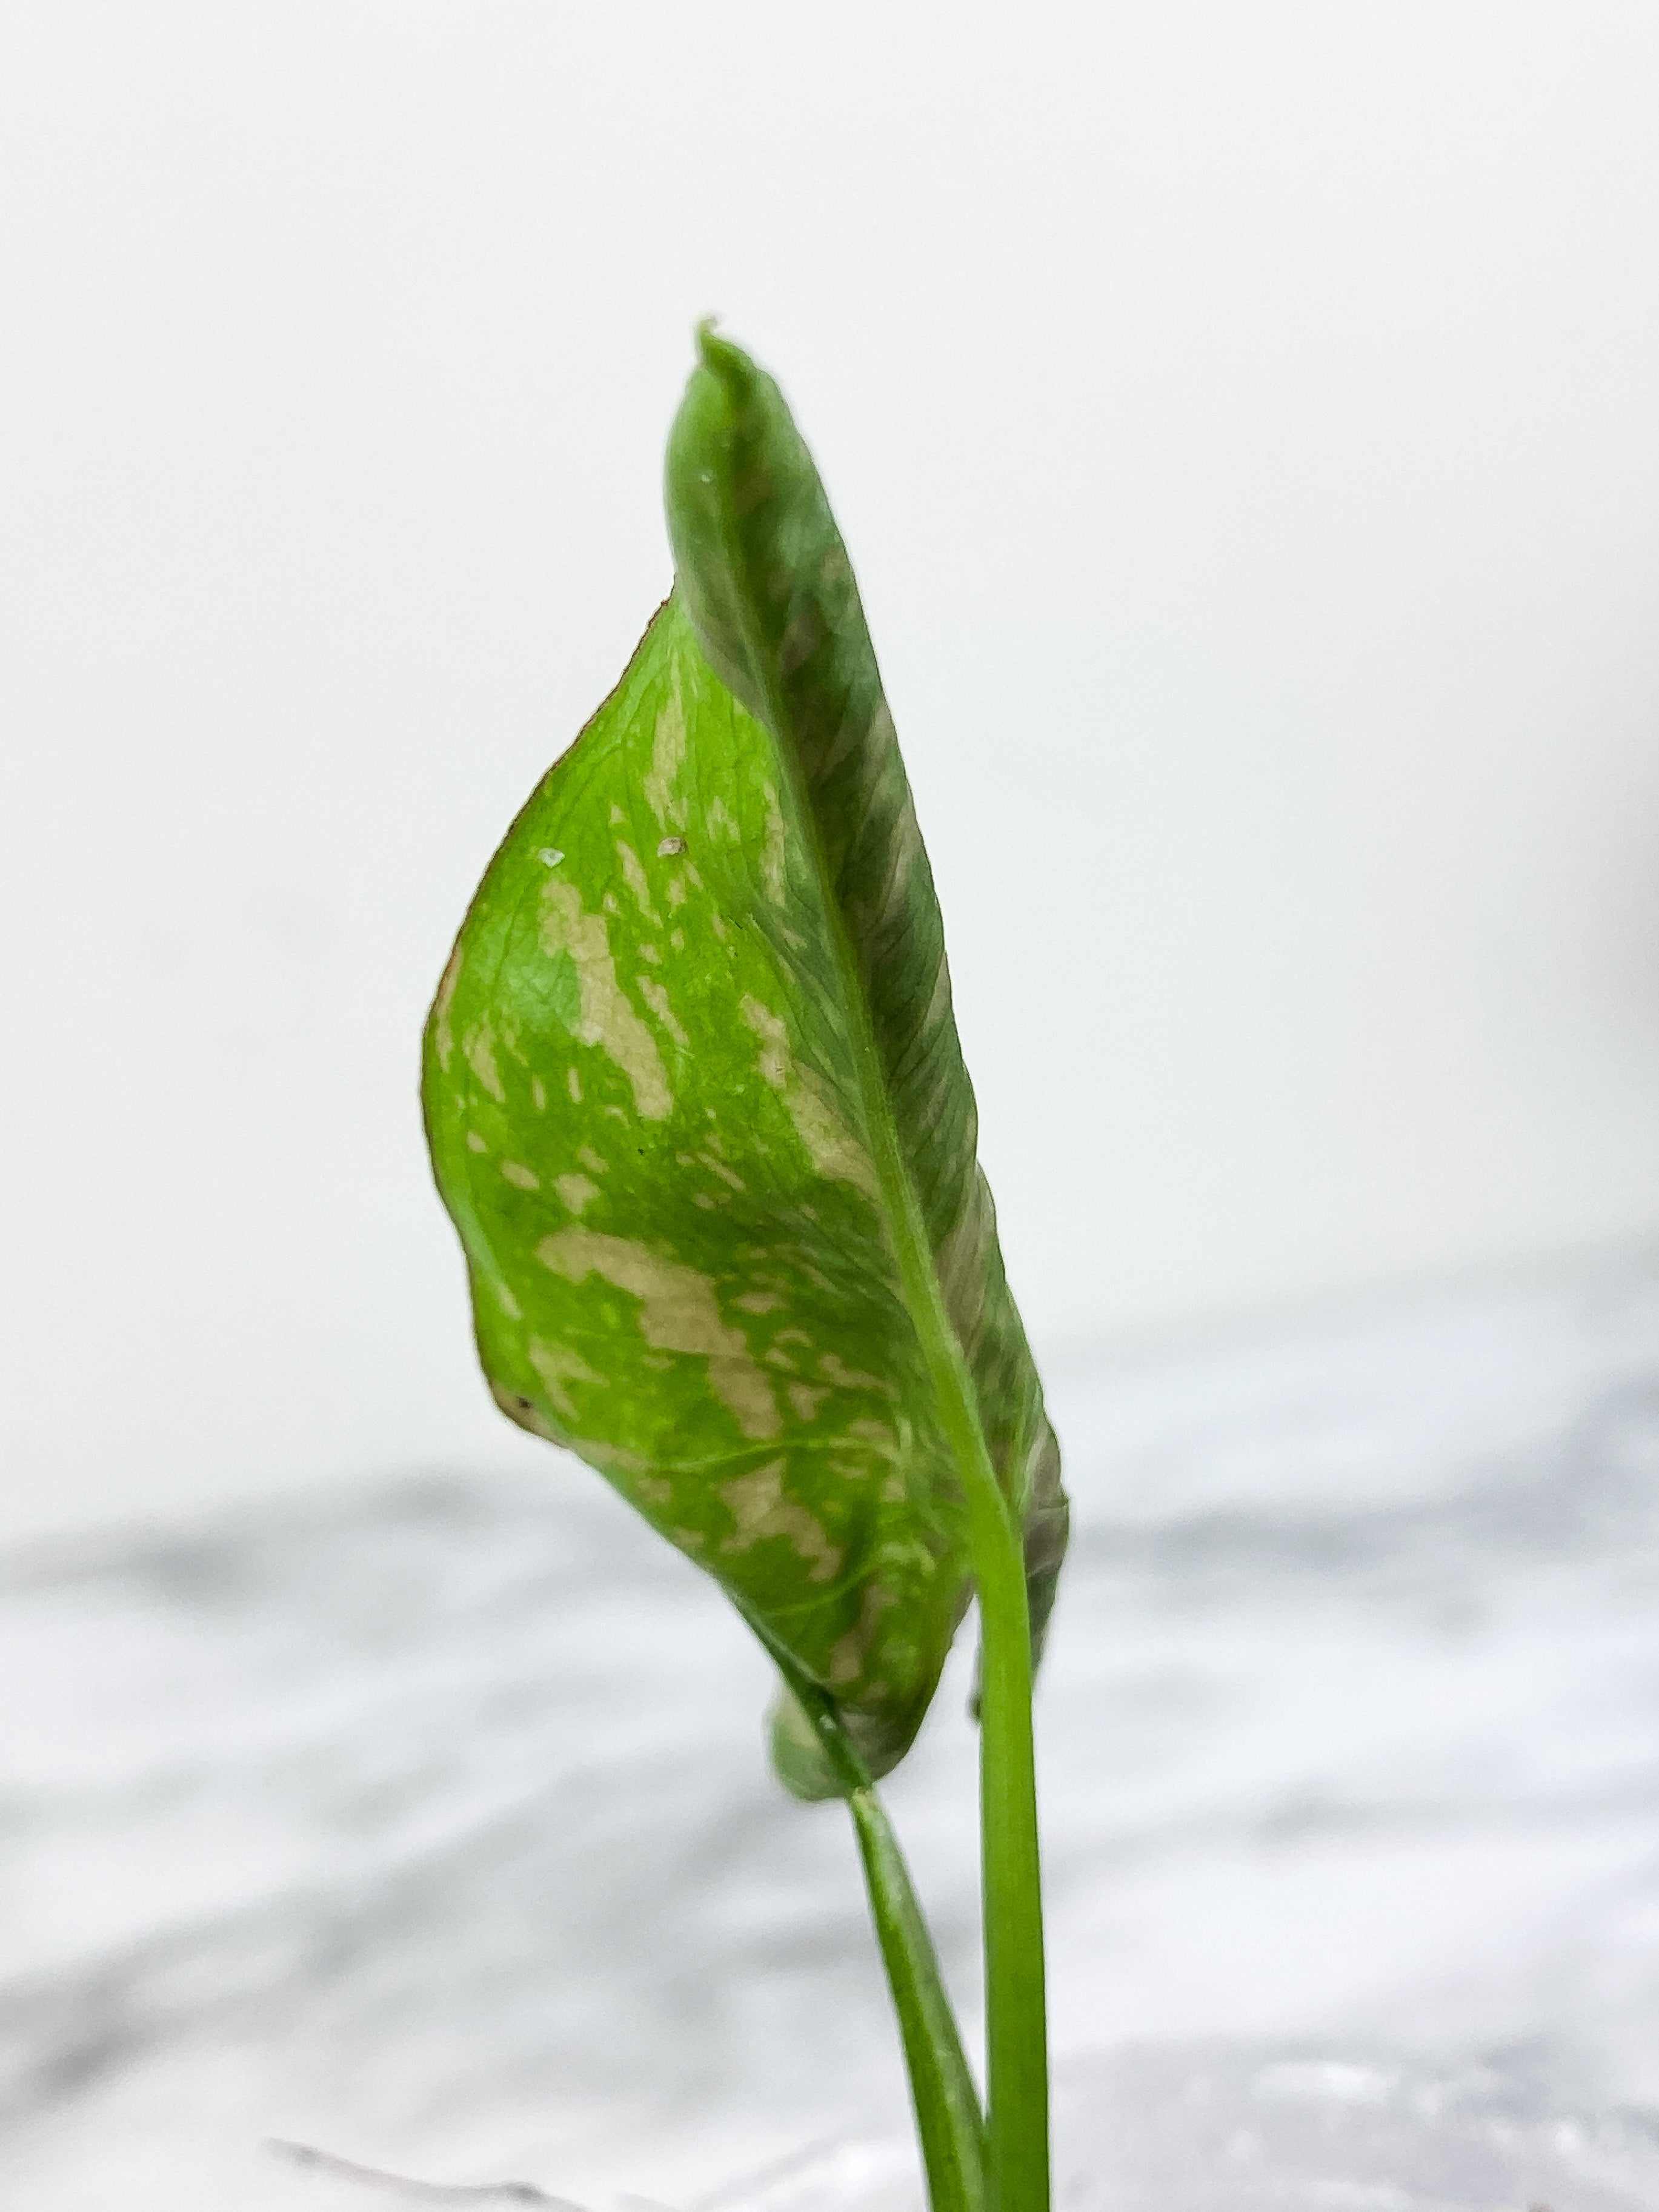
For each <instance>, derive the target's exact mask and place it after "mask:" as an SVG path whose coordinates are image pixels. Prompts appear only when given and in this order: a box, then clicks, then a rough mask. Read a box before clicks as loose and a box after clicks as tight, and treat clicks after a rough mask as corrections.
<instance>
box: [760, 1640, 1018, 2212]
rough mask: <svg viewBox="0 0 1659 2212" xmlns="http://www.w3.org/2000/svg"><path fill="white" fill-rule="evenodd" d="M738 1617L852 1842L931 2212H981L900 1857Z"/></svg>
mask: <svg viewBox="0 0 1659 2212" xmlns="http://www.w3.org/2000/svg"><path fill="white" fill-rule="evenodd" d="M744 1610H745V1618H747V1619H748V1620H749V1623H750V1626H751V1627H752V1628H753V1629H754V1631H755V1632H756V1634H757V1636H758V1637H759V1638H760V1639H761V1641H762V1642H763V1644H765V1646H766V1648H767V1650H769V1652H770V1653H771V1655H772V1656H773V1658H774V1659H775V1661H776V1662H777V1665H778V1668H779V1670H780V1672H781V1674H782V1675H783V1677H784V1679H785V1680H786V1681H787V1683H788V1685H789V1687H790V1690H791V1691H792V1692H793V1695H794V1697H795V1699H796V1702H797V1703H798V1704H799V1706H800V1708H801V1710H802V1711H803V1712H804V1713H805V1716H806V1717H807V1719H808V1721H809V1722H810V1723H811V1727H812V1730H813V1733H814V1734H815V1735H817V1739H818V1741H819V1742H820V1743H821V1744H822V1745H823V1750H824V1753H825V1756H826V1757H827V1758H828V1759H829V1765H830V1767H831V1769H832V1770H833V1771H834V1773H835V1775H836V1779H837V1780H838V1781H839V1782H840V1783H841V1784H842V1791H843V1794H844V1796H845V1797H846V1800H847V1808H848V1812H849V1813H850V1814H852V1817H853V1826H854V1831H855V1832H856V1833H857V1836H858V1842H859V1856H860V1859H861V1860H862V1861H863V1864H864V1880H865V1886H866V1889H867V1890H868V1892H869V1896H870V1912H871V1917H872V1919H873V1921H874V1923H875V1927H876V1937H877V1941H878V1942H879V1944H880V1946H881V1957H882V1964H883V1966H884V1967H885V1968H886V1970H887V1985H888V1987H889V1989H890V1990H891V1991H892V1996H893V2009H894V2011H895V2012H896V2014H897V2015H898V2024H899V2034H900V2036H901V2038H902V2041H903V2045H904V2062H905V2065H906V2068H907V2069H908V2073H909V2076H910V2098H911V2102H912V2104H913V2105H914V2106H915V2115H916V2133H917V2135H918V2136H919V2137H920V2139H921V2155H922V2163H923V2165H924V2166H926V2168H927V2198H928V2203H929V2205H930V2206H931V2208H932V2212H986V2194H985V2122H984V2118H983V2116H982V2115H981V2112H980V2106H979V2095H978V2092H977V2091H976V2090H975V2087H974V2081H973V2076H972V2075H971V2074H969V2070H968V2062H967V2060H966V2058H965V2057H963V2051H962V2039H961V2037H960V2036H959V2035H958V2034H957V2023H956V2017H955V2015H954V2014H953V2013H952V2012H951V2000H950V1998H949V1997H948V1996H946V1994H945V1983H944V1980H943V1978H942V1977H941V1975H940V1973H939V1958H938V1955H937V1954H936V1953H935V1951H934V1949H933V1938H932V1936H930V1935H929V1934H928V1932H927V1922H926V1921H925V1920H924V1919H923V1917H922V1914H921V1905H920V1904H919V1903H918V1902H917V1899H916V1893H915V1887H914V1886H913V1884H912V1882H911V1880H910V1873H909V1869H908V1867H907V1866H906V1865H905V1863H904V1855H903V1853H902V1851H901V1850H900V1849H899V1844H898V1838H897V1837H896V1835H895V1834H894V1833H893V1830H892V1826H891V1825H890V1822H889V1820H888V1818H887V1814H886V1812H885V1810H884V1808H883V1805H882V1802H881V1800H880V1798H879V1797H878V1796H877V1795H876V1792H875V1787H874V1785H873V1784H872V1782H871V1779H870V1776H869V1772H868V1771H867V1770H866V1766H865V1764H864V1761H863V1760H862V1759H860V1756H859V1753H858V1750H857V1747H855V1745H854V1743H853V1741H852V1739H851V1738H850V1737H849V1736H848V1733H847V1731H846V1729H845V1728H844V1727H843V1726H842V1720H841V1717H840V1715H839V1713H838V1712H837V1711H836V1705H835V1701H834V1699H832V1698H830V1697H829V1694H828V1692H825V1691H824V1690H823V1689H822V1688H820V1686H818V1684H817V1683H816V1682H815V1681H814V1680H812V1678H811V1675H810V1674H806V1673H805V1671H804V1670H803V1669H802V1668H800V1667H799V1665H798V1664H797V1662H795V1660H794V1659H793V1657H792V1656H790V1654H789V1653H788V1652H787V1651H786V1650H784V1649H783V1648H782V1646H781V1645H780V1644H778V1643H777V1642H776V1641H775V1638H773V1637H772V1636H771V1635H770V1634H769V1632H767V1630H766V1629H765V1627H764V1626H763V1625H762V1623H761V1622H759V1621H758V1620H756V1619H755V1618H754V1616H753V1615H752V1614H749V1613H747V1610H746V1608H745V1609H744Z"/></svg>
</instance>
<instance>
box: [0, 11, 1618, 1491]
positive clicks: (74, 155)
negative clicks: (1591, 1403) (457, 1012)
mask: <svg viewBox="0 0 1659 2212" xmlns="http://www.w3.org/2000/svg"><path fill="white" fill-rule="evenodd" d="M0 32H3V63H0V285H3V313H0V362H3V369H0V378H3V404H0V559H3V579H0V623H3V641H0V722H3V729H4V732H5V760H6V773H5V781H4V790H5V794H6V804H5V807H4V818H3V829H0V835H3V856H0V866H3V873H0V898H3V902H4V904H3V927H4V933H5V943H6V947H7V963H6V966H7V979H8V988H7V994H6V995H7V1000H8V1018H7V1019H8V1032H9V1038H10V1047H11V1048H10V1053H9V1061H8V1073H7V1080H6V1084H5V1089H4V1105H3V1109H0V1116H3V1131H0V1139H3V1141H0V1161H3V1176H4V1182H5V1223H6V1227H5V1244H6V1251H7V1261H8V1264H7V1267H6V1271H5V1283H4V1290H3V1301H4V1302H3V1308H0V1344H3V1358H4V1361H5V1364H6V1367H7V1370H8V1371H7V1373H6V1376H5V1378H4V1383H3V1401H0V1464H3V1468H4V1474H3V1506H0V1533H3V1534H14V1535H15V1534H27V1533H33V1532H50V1531H56V1530H70V1529H73V1528H81V1527H86V1526H89V1525H94V1524H97V1523H99V1522H103V1521H131V1520H135V1519H137V1518H141V1517H143V1516H149V1515H152V1514H155V1513H158V1512H161V1511H178V1510H191V1509H193V1508H195V1507H196V1506H197V1505H199V1504H202V1503H204V1502H205V1501H209V1500H215V1499H221V1498H232V1497H235V1496H241V1495H255V1494H265V1493H270V1492H274V1491H276V1490H278V1489H280V1488H282V1487H283V1486H313V1487H314V1486H318V1485H319V1484H325V1483H327V1482H329V1481H331V1480H337V1479H341V1478H346V1477H358V1476H362V1475H365V1474H376V1473H380V1472H385V1471H388V1470H392V1469H395V1468H409V1467H416V1466H433V1465H453V1464H458V1463H459V1464H465V1465H469V1466H480V1467H483V1466H489V1465H495V1464H502V1463H509V1462H511V1463H519V1462H523V1461H524V1460H526V1458H528V1457H529V1456H530V1455H532V1450H533V1448H532V1446H531V1445H530V1444H529V1443H527V1442H526V1440H525V1439H523V1438H521V1437H519V1436H518V1435H517V1434H516V1432H513V1431H509V1430H508V1429H507V1427H506V1425H505V1424H503V1423H501V1421H499V1419H497V1418H496V1416H495V1413H494V1412H493V1410H492V1409H491V1408H490V1407H489V1402H488V1401H487V1399H486V1398H485V1396H484V1394H483V1389H482V1387H481V1385H480V1384H479V1383H478V1382H477V1379H476V1376H475V1371H474V1368H473V1365H472V1360H471V1347H470V1342H469V1337H468V1329H467V1323H466V1316H465V1297H464V1291H463V1285H462V1279H461V1273H460V1267H459V1260H458V1256H457V1253H456V1250H455V1248H454V1245H453V1239H452V1237H451V1234H450V1231H449V1229H448V1226H447V1222H446V1221H445V1219H444V1218H443V1216H442V1214H441V1211H440V1209H439V1207H438V1205H437V1202H436V1200H435V1198H434V1197H433V1195H432V1194H431V1191H430V1189H429V1186H428V1181H427V1176H426V1170H425V1165H424V1158H423V1153H422V1145H421V1139H420V1133H419V1127H418V1121H417V1116H416V1103H415V1079H416V1042H417V1036H418V1031H419V1027H420V1024H421V1020H422V1014H423V1012H424V1008H425V1005H426V1002H427V1000H428V996H429V994H430V990H431V987H432V986H433V983H434V981H435V978H436V975H437V974H438V971H439V969H440V968H441V965H442V963H443V960H444V957H445V956H446V953H447V948H448V945H449V940H450V938H451V935H452V934H453V930H454V928H455V927H456V926H457V924H458V922H459V918H460V915H461V913H462V910H463V908H464V906H465V902H466V899H467V896H468V895H469V893H470V891H471V887H472V885H473V884H474V882H475V880H476V878H477V875H478V873H479V872H480V871H481V869H482V867H483V864H484V862H485V860H487V858H488V856H489V852H490V850H491V848H492V847H493V845H494V843H495V840H496V838H497V837H498V836H499V835H500V834H501V830H502V829H504V827H505V825H506V823H507V820H508V818H509V817H510V816H511V814H512V813H513V811H514V809H515V808H516V807H517V805H519V804H520V801H521V799H523V798H524V796H525V795H526V793H527V791H528V790H529V788H530V787H531V785H532V782H533V781H535V779H536V778H537V777H538V775H539V774H540V772H541V770H542V769H543V768H544V766H545V765H546V763H547V762H548V761H549V760H550V758H551V757H552V756H553V755H554V754H555V753H556V752H557V751H558V750H561V749H562V747H563V745H564V744H566V743H567V742H568V739H569V738H570V737H571V736H572V735H573V734H574V732H575V730H576V729H577V727H578V726H580V723H581V721H582V720H584V719H585V718H586V714H587V713H588V712H589V711H590V710H591V708H592V707H593V705H594V704H595V703H597V702H598V700H599V697H600V696H602V695H603V693H604V692H605V690H607V689H608V688H609V686H610V684H611V682H612V681H613V680H614V678H615V677H616V675H617V673H618V671H620V669H621V666H622V665H623V660H624V659H625V658H626V655H627V653H628V652H629V648H630V647H631V645H632V643H633V641H634V639H635V635H637V633H638V631H639V630H640V629H641V627H642V626H643V624H644V622H645V620H646V618H647V616H648V614H649V612H650V611H651V609H652V607H653V605H655V603H656V601H657V600H658V599H659V597H660V596H661V594H662V593H663V592H664V591H665V588H666V586H667V583H668V574H669V572H668V562H667V556H666V551H665V540H664V534H663V529H662V525H661V520H660V514H659V495H658V471H659V459H660V453H661V447H662V442H663V437H664V433H665V428H666V425H667V422H668V420H669V416H670V415H671V410H672V409H673V406H674V404H675V402H676V399H677V397H678V391H679V387H680V385H681V381H682V380H683V377H684V374H685V373H686V370H687V368H688V366H689V360H690V328H691V325H692V323H693V321H694V319H696V318H697V317H698V316H700V315H702V314H703V313H708V312H710V311H718V312H719V313H720V314H721V315H722V317H723V318H724V320H725V326H726V329H727V330H728V331H730V333H731V334H732V336H734V337H738V338H739V339H740V340H742V341H743V342H744V343H748V344H750V346H751V347H752V348H753V349H755V350H756V352H757V354H758V355H759V356H760V357H761V358H762V359H763V361H764V362H767V364H768V365H769V366H770V367H772V368H775V370H776V372H777V373H778V374H779V375H780V377H781V380H782V381H783V383H784V386H785V388H786V390H787V392H788V393H789V395H790V397H791V398H792V400H793V403H794V404H795V406H796V408H797V411H798V413H799V416H800V419H801V421H802V422H803V424H804V426H805V429H806V431H807V434H808V436H809V438H810V439H811V442H812V443H813V445H814V447H815V449H816V451H817V455H818V458H819V461H820V463H821V465H822V467H823V472H824V474H825V477H826V478H827V480H828V483H829V488H830V491H831V495H832V496H833V498H834V499H835V501H836V506H837V509H838V512H839V514H840V518H841V520H842V526H843V528H844V529H845V532H846V534H847V536H848V541H849V544H850V545H851V547H852V550H853V553H854V560H855V562H856V563H857V565H858V568H859V571H860V578H861V580H862V583H863V586H864V591H865V596H866V604H867V605H868V608H869V611H870V616H871V621H872V629H873V630H874V633H875V635H876V639H877V643H878V648H879V650H880V651H881V653H882V655H883V659H884V666H885V669H886V672H887V676H888V679H889V687H890V692H891V695H892V697H893V701H894V704H895V708H896V713H897V716H898V721H899V726H900V730H901V733H902V738H903V740H904V744H905V747H906V750H907V754H908V760H909V763H910V768H911V773H912V778H913V781H914V782H915V786H916V787H917V793H918V798H919V802H920V805H921V811H922V818H923V824H924V828H925V829H926V831H927V836H928V839H929V842H930V845H931V848H932V851H933V860H934V866H935V869H936V872H937V874H938V876H939V879H940V884H941V890H942V894H943V896H944V900H945V913H946V917H947V922H948V924H949V927H950V931H951V950H952V965H953V969H954V971H955V975H956V978H957V999H958V1009H959V1018H960V1021H961V1025H962V1028H963V1035H964V1042H965V1043H966V1045H967V1048H968V1053H969V1061H970V1064H971V1066H972V1067H973V1069H974V1072H975V1078H976V1079H977V1083H978V1085H979V1090H980V1094H981V1106H982V1112H983V1123H984V1139H983V1143H984V1153H985V1158H986V1162H987V1168H988V1170H989V1172H990V1174H991V1176H992V1180H993V1182H994V1186H995V1188H996V1190H997V1193H998V1197H999V1200H1000V1209H1001V1214H1002V1219H1003V1225H1004V1232H1005V1243H1006V1249H1007V1252H1008V1255H1009V1261H1010V1266H1011V1269H1012V1274H1013V1276H1014V1279H1015V1284H1016V1287H1017V1289H1018V1291H1019V1292H1020V1294H1021V1297H1022V1299H1023V1303H1024V1306H1025V1309H1026V1312H1027V1316H1028V1319H1029V1321H1030V1324H1031V1327H1032V1330H1033V1334H1034V1335H1035V1337H1036V1340H1037V1344H1038V1347H1039V1350H1040V1351H1042V1352H1046V1353H1047V1354H1048V1355H1049V1356H1050V1357H1051V1358H1054V1359H1056V1360H1057V1361H1059V1362H1060V1364H1064V1363H1065V1362H1066V1360H1068V1359H1074V1358H1080V1357H1082V1356H1084V1355H1085V1354H1086V1353H1087V1352H1089V1350H1090V1348H1091V1347H1094V1346H1100V1345H1103V1344H1104V1343H1106V1342H1108V1341H1109V1340H1112V1339H1113V1338H1114V1337H1121V1335H1122V1334H1123V1333H1125V1332H1127V1331H1133V1330H1145V1329H1156V1328H1166V1329H1167V1328H1171V1327H1175V1326H1177V1325H1180V1326H1190V1325H1193V1324H1195V1323H1199V1322H1203V1323H1206V1324H1207V1323H1208V1322H1212V1321H1213V1320H1215V1319H1217V1318H1221V1317H1227V1316H1249V1315H1253V1314H1261V1313H1267V1312H1271V1311H1273V1310H1276V1309H1279V1308H1281V1307H1284V1306H1286V1305H1288V1304H1306V1303H1307V1302H1309V1301H1311V1300H1316V1299H1319V1298H1325V1297H1333V1296H1335V1295H1339V1294H1352V1293H1354V1292H1356V1291H1367V1290H1369V1289H1373V1288H1378V1287H1383V1286H1388V1285H1397V1284H1401V1283H1407V1282H1410V1281H1412V1280H1414V1279H1429V1278H1431V1277H1435V1276H1438V1275H1445V1274H1448V1273H1455V1272H1458V1271H1465V1270H1468V1269H1470V1268H1478V1267H1490V1266H1494V1265H1499V1264H1510V1263H1516V1262H1523V1261H1527V1260H1528V1259H1530V1258H1534V1257H1543V1256H1546V1255H1551V1254H1554V1253H1559V1252H1563V1251H1566V1250H1592V1249H1599V1248H1607V1249H1614V1248H1618V1247H1628V1246H1630V1245H1631V1244H1632V1243H1635V1242H1637V1241H1639V1240H1641V1239H1643V1238H1644V1237H1652V1236H1653V1235H1654V1234H1655V1233H1656V1231H1659V747H1656V743H1655V737H1656V727H1659V617H1656V609H1659V438H1656V434H1655V394H1656V392H1659V289H1656V270H1659V253H1656V248H1659V131H1656V130H1655V126H1654V117H1655V114H1656V112H1659V13H1656V11H1655V10H1654V9H1652V8H1651V7H1650V6H1649V5H1647V4H1628V5H1618V4H1605V5H1598V6H1596V7H1594V8H1586V7H1583V6H1582V5H1559V6H1554V5H1541V4H1534V0H1492V3H1491V4H1468V0H1432V4H1402V0H1389V4H1387V5H1366V4H1358V0H1348V4H1346V5H1343V6H1340V7H1337V6H1332V5H1329V4H1326V3H1325V0H1322V4H1317V5H1314V4H1304V5H1284V6H1280V5H1264V4H1250V5H1248V6H1244V7H1239V6H1237V5H1222V4H1211V5H1191V6H1181V5H1174V6H1171V5H1169V4H1157V5H1151V4H1149V5H1146V6H1133V7H1132V6H1124V5H1104V6H1102V5H1087V6H1085V5H1083V4H1080V0H1079V4H1075V5H1051V6H1038V7H1030V8H1026V9H1018V10H1017V9H1013V8H1012V7H1011V6H1006V5H1000V6H994V7H992V6H985V5H963V4H960V0H958V4H956V5H953V6H945V5H938V6H932V5H917V4H904V0H899V4H895V0H840V4H838V5H837V6H836V7H835V8H834V9H805V8H781V7H778V6H776V5H775V4H766V0H752V4H741V3H740V0H705V4H703V5H701V6H698V7H696V8H690V7H686V6H684V5H680V4H659V5H643V4H636V3H635V0H612V4H611V5H609V6H607V7H605V8H604V9H591V8H579V7H576V6H574V5H565V4H549V0H538V4H534V5H530V4H495V5H487V6H482V7H466V8H462V7H456V6H436V5H432V4H428V0H361V3H360V4H349V5H342V4H338V0H332V4H326V5H317V4H307V3H306V0H283V4H282V5H280V6H276V5H253V4H233V5H229V6H227V5H225V4H224V0H204V4H202V5H199V6H191V5H185V4H169V5H164V6H158V5H155V4H146V0H118V4H111V5H106V6H101V7H100V6H94V5H90V4H86V0H52V5H50V6H47V5H45V4H42V0H8V4H6V5H4V6H3V8H0Z"/></svg>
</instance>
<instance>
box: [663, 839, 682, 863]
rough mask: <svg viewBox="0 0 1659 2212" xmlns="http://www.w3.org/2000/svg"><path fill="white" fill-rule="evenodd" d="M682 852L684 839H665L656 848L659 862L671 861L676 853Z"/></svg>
mask: <svg viewBox="0 0 1659 2212" xmlns="http://www.w3.org/2000/svg"><path fill="white" fill-rule="evenodd" d="M684 850H685V840H684V837H665V838H664V839H663V841H662V842H661V844H660V845H659V846H658V848H657V858H658V859H659V860H672V859H673V858H674V856H675V854H677V853H683V852H684Z"/></svg>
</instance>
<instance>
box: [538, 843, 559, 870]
mask: <svg viewBox="0 0 1659 2212" xmlns="http://www.w3.org/2000/svg"><path fill="white" fill-rule="evenodd" d="M536 858H537V859H538V860H539V861H540V862H541V864H542V866H544V868H556V867H557V866H558V865H559V863H560V861H561V860H563V858H564V854H562V852H561V851H560V850H559V848H558V847H557V846H556V845H544V846H543V847H542V849H541V850H540V852H539V853H538V854H537V855H536Z"/></svg>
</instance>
